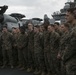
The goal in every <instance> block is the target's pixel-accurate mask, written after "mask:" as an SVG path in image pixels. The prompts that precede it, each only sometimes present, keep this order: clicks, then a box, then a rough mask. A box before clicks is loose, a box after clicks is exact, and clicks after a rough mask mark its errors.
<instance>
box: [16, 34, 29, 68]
mask: <svg viewBox="0 0 76 75" xmlns="http://www.w3.org/2000/svg"><path fill="white" fill-rule="evenodd" d="M27 42H28V40H27V34H21V33H19V35H18V39H17V48H18V60H19V64H20V65H21V66H22V67H24V66H27Z"/></svg>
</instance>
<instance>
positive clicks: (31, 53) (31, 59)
mask: <svg viewBox="0 0 76 75" xmlns="http://www.w3.org/2000/svg"><path fill="white" fill-rule="evenodd" d="M27 54H28V68H31V67H32V68H35V66H34V51H31V50H30V49H28V53H27Z"/></svg>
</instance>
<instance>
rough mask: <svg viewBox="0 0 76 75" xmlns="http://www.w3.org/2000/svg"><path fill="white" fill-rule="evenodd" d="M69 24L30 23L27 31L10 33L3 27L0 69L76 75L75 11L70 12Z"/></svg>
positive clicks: (42, 73) (0, 40) (47, 74)
mask: <svg viewBox="0 0 76 75" xmlns="http://www.w3.org/2000/svg"><path fill="white" fill-rule="evenodd" d="M65 17H66V23H63V24H61V25H59V23H57V22H55V23H54V25H53V24H46V23H43V24H42V25H41V26H39V25H35V26H34V25H33V24H32V23H31V22H30V23H28V30H27V31H26V32H25V28H24V27H23V26H21V27H20V28H16V27H13V28H12V32H11V33H10V32H9V31H8V29H7V26H3V29H2V32H1V33H0V65H1V68H5V67H6V66H7V65H9V66H11V68H14V67H17V68H18V69H19V70H26V71H27V72H33V73H34V74H36V75H76V9H75V8H72V9H68V10H67V12H66V16H65Z"/></svg>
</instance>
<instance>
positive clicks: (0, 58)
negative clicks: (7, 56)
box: [0, 32, 2, 65]
mask: <svg viewBox="0 0 76 75" xmlns="http://www.w3.org/2000/svg"><path fill="white" fill-rule="evenodd" d="M1 36H2V32H0V65H2V47H1V46H2V40H1Z"/></svg>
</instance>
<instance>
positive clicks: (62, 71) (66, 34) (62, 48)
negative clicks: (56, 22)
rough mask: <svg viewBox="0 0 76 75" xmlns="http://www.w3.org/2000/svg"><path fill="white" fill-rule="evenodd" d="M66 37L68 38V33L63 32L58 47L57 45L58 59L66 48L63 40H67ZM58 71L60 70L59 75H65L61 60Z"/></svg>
mask: <svg viewBox="0 0 76 75" xmlns="http://www.w3.org/2000/svg"><path fill="white" fill-rule="evenodd" d="M67 36H68V32H65V33H64V34H63V35H62V36H61V38H60V45H59V52H58V53H59V54H60V57H62V55H63V52H64V50H65V47H66V41H65V39H66V38H67ZM60 60H61V58H60ZM60 69H61V74H62V75H65V74H66V69H65V66H64V64H63V61H62V60H61V68H60Z"/></svg>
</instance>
